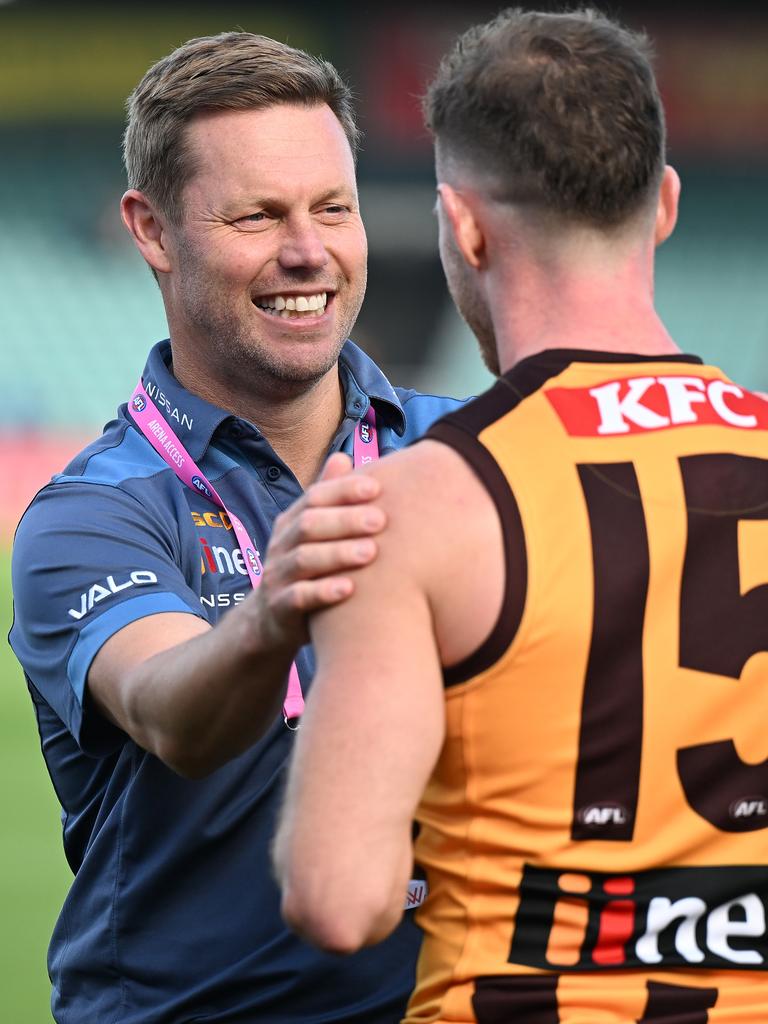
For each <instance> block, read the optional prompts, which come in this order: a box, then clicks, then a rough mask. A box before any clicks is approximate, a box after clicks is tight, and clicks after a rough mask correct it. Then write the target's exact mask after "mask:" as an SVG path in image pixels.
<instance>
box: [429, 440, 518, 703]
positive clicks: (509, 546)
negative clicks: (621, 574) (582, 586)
mask: <svg viewBox="0 0 768 1024" xmlns="http://www.w3.org/2000/svg"><path fill="white" fill-rule="evenodd" d="M425 437H426V438H428V439H430V440H433V441H440V442H441V443H442V444H446V445H448V446H449V447H450V448H452V449H453V450H454V451H455V452H457V454H459V455H461V457H462V458H463V459H464V460H465V461H466V462H467V464H468V465H469V466H470V467H471V469H472V470H473V472H474V473H475V475H476V476H477V478H478V479H479V480H480V482H481V483H482V484H483V486H484V487H485V488H486V490H487V492H488V494H489V496H490V498H491V500H492V501H493V503H494V505H495V506H496V511H497V513H498V516H499V520H500V522H501V530H502V537H503V541H504V593H503V597H502V602H501V609H500V611H499V615H498V618H497V619H496V622H495V624H494V626H493V628H492V629H491V632H490V633H489V634H488V636H487V637H486V639H485V640H484V641H483V642H482V643H481V644H480V646H479V647H478V648H477V649H476V650H475V651H473V652H472V654H469V655H467V657H466V658H463V659H462V660H461V661H460V662H457V664H455V665H451V666H450V667H448V668H444V669H443V680H444V685H445V686H446V687H451V686H457V685H458V684H459V683H465V682H467V680H468V679H471V678H473V677H474V676H476V675H479V674H480V673H481V672H485V671H486V670H487V669H489V668H491V666H492V665H495V664H496V662H497V661H498V660H499V659H500V658H501V656H502V655H503V654H504V652H505V651H507V650H508V649H509V647H510V645H511V644H512V641H513V640H514V639H515V636H516V635H517V631H518V629H519V627H520V622H521V621H522V618H523V611H524V609H525V600H526V593H527V589H528V558H527V553H526V546H525V534H524V532H523V523H522V519H521V517H520V510H519V509H518V505H517V501H516V500H515V496H514V494H513V493H512V489H511V487H510V486H509V481H508V480H507V478H506V477H505V476H504V474H503V473H502V471H501V469H500V468H499V465H498V463H497V462H496V460H495V459H494V458H493V456H492V455H491V453H490V452H489V451H488V449H487V448H486V447H485V446H484V445H483V444H482V443H481V442H480V441H479V440H478V439H477V437H476V436H474V435H473V434H470V433H468V432H467V431H465V430H462V429H461V428H460V427H458V426H456V425H454V424H453V423H450V422H448V421H446V420H442V421H440V422H439V423H436V424H435V425H434V426H433V427H432V428H431V429H430V430H428V431H427V433H426V434H425Z"/></svg>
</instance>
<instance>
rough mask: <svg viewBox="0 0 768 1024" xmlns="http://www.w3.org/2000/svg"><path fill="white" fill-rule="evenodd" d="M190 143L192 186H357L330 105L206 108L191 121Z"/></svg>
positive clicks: (349, 154) (341, 131) (346, 144)
mask: <svg viewBox="0 0 768 1024" xmlns="http://www.w3.org/2000/svg"><path fill="white" fill-rule="evenodd" d="M185 142H186V147H187V153H188V157H189V158H190V163H191V164H192V167H193V171H192V176H191V179H190V182H189V184H190V185H191V186H192V187H194V185H195V184H197V185H198V186H202V185H203V184H206V186H207V185H208V184H211V185H222V186H223V185H224V184H225V183H228V184H230V185H233V186H237V187H239V188H240V187H241V188H243V189H245V190H246V191H251V190H252V189H253V188H257V187H260V188H262V189H267V190H278V191H279V190H280V189H281V188H284V187H285V186H286V185H287V184H288V183H289V182H294V183H296V182H299V181H300V182H301V183H303V184H305V185H306V186H307V187H308V188H310V189H311V188H313V187H323V183H324V182H326V183H325V185H324V187H326V188H328V187H336V185H337V184H343V185H344V186H345V187H347V188H348V189H352V190H354V188H355V168H354V159H353V157H352V150H351V148H350V145H349V141H348V140H347V137H346V135H345V134H344V129H343V128H342V126H341V124H340V122H339V120H338V118H337V117H336V115H335V114H334V113H333V111H332V110H331V109H330V107H328V106H327V105H326V104H317V105H315V106H305V105H297V104H277V105H274V106H270V107H265V108H264V109H261V110H224V111H212V112H205V113H201V114H198V115H197V116H196V117H194V118H193V119H192V120H191V121H190V122H189V124H188V126H187V132H186V139H185ZM330 178H332V179H333V181H331V180H330ZM326 179H327V181H326Z"/></svg>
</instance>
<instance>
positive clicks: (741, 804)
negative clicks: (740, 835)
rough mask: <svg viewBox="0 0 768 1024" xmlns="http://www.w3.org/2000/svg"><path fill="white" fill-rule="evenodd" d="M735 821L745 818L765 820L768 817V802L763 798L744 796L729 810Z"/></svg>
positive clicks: (735, 801)
mask: <svg viewBox="0 0 768 1024" xmlns="http://www.w3.org/2000/svg"><path fill="white" fill-rule="evenodd" d="M728 813H729V815H730V816H731V818H732V819H733V820H734V821H740V820H743V819H744V818H765V817H766V816H767V815H768V800H766V799H765V797H763V796H742V797H740V798H739V799H738V800H734V801H733V803H732V804H731V806H730V807H729V808H728Z"/></svg>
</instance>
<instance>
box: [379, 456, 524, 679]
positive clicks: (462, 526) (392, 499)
mask: <svg viewBox="0 0 768 1024" xmlns="http://www.w3.org/2000/svg"><path fill="white" fill-rule="evenodd" d="M374 474H375V475H376V477H377V478H378V479H379V481H380V482H381V485H382V491H381V495H380V498H379V503H380V504H381V506H382V507H383V509H384V511H385V512H386V515H387V529H386V530H385V531H384V533H383V534H381V535H380V538H379V539H380V545H381V559H382V560H386V561H389V560H390V559H392V560H393V561H394V562H396V563H397V564H399V566H400V567H401V571H406V572H408V573H409V574H410V575H413V576H414V577H415V578H416V579H417V580H418V582H419V584H420V586H421V587H422V588H423V590H424V592H425V593H426V595H427V597H428V600H429V603H430V606H431V608H432V615H433V621H434V627H435V634H436V637H437V641H438V646H439V649H440V654H441V660H442V663H443V665H451V664H455V663H456V662H458V661H460V660H463V659H464V658H465V657H467V656H468V655H469V654H470V653H472V652H473V651H474V650H475V649H476V648H477V647H478V646H479V645H480V644H481V643H482V642H483V640H485V638H486V637H487V635H488V634H489V633H490V631H491V630H492V629H493V626H494V624H495V622H496V619H497V617H498V614H499V611H500V608H501V604H502V600H503V593H504V585H505V579H506V576H505V562H506V560H505V557H504V539H503V534H502V528H501V522H500V519H499V514H498V511H497V507H496V504H495V503H494V501H493V499H492V498H491V496H490V494H489V492H488V490H487V488H486V486H485V485H484V484H483V483H482V482H481V481H480V479H479V477H478V476H477V475H476V473H475V472H474V470H473V469H472V467H471V466H470V465H469V463H468V462H467V461H466V460H465V459H464V458H463V457H462V456H461V455H459V454H458V453H457V452H456V451H455V450H454V449H453V448H450V447H449V446H448V445H446V444H443V443H442V442H440V441H437V440H432V439H428V440H424V441H420V442H418V443H417V444H415V445H412V446H411V447H410V448H407V449H406V450H404V451H402V452H398V453H397V454H395V455H393V456H390V457H389V458H387V459H383V460H382V461H381V462H379V463H378V464H377V465H376V467H375V469H374ZM457 595H458V596H457Z"/></svg>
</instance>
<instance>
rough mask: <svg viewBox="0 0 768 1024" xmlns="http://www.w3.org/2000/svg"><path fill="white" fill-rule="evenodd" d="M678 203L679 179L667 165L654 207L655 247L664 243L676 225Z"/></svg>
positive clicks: (675, 172)
mask: <svg viewBox="0 0 768 1024" xmlns="http://www.w3.org/2000/svg"><path fill="white" fill-rule="evenodd" d="M679 202H680V178H679V177H678V175H677V171H676V170H675V169H674V167H670V166H669V165H667V166H666V167H665V168H664V176H663V178H662V179H661V187H660V188H659V202H658V206H657V207H656V234H655V240H656V245H661V243H662V242H666V240H667V239H668V238H669V236H670V235H671V234H672V232H673V231H674V230H675V224H677V208H678V203H679Z"/></svg>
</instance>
